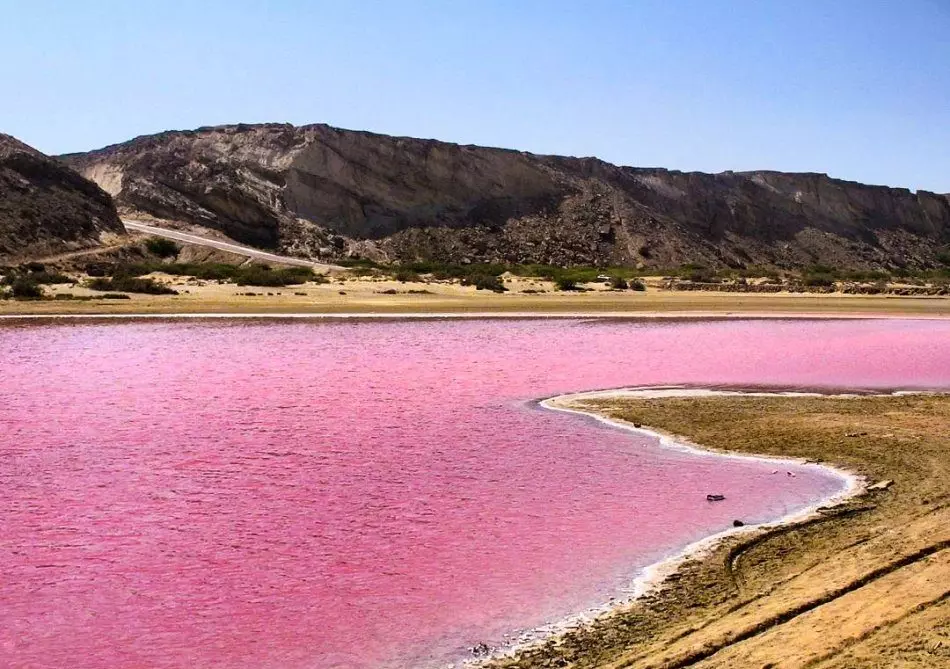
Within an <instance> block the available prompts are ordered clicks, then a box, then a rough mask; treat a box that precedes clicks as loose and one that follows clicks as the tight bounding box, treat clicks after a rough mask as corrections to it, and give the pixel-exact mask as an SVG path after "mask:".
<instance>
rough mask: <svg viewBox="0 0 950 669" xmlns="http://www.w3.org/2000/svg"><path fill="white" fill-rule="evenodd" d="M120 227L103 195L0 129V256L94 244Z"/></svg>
mask: <svg viewBox="0 0 950 669" xmlns="http://www.w3.org/2000/svg"><path fill="white" fill-rule="evenodd" d="M124 232H125V229H124V228H123V227H122V222H121V221H120V220H119V217H118V214H117V213H116V209H115V205H114V204H113V203H112V198H110V197H109V194H108V193H106V192H105V191H103V190H102V189H101V188H99V187H98V186H97V185H96V184H95V183H93V182H92V181H89V180H88V179H85V178H83V177H82V176H80V175H79V174H78V173H76V172H75V171H73V170H72V169H70V168H69V167H67V166H66V165H63V164H62V163H61V162H59V161H58V160H54V159H52V158H49V157H47V156H44V155H43V154H42V153H40V152H39V151H36V150H35V149H33V148H31V147H29V146H27V145H26V144H23V143H22V142H20V141H18V140H16V139H14V138H13V137H10V136H9V135H4V134H0V258H4V259H11V260H15V259H19V258H30V257H36V256H41V255H47V254H52V253H59V252H61V251H68V250H73V249H80V248H85V247H89V246H95V245H96V244H98V243H99V241H100V239H101V237H102V235H103V234H105V233H116V234H124Z"/></svg>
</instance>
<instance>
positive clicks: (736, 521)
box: [732, 520, 745, 527]
mask: <svg viewBox="0 0 950 669" xmlns="http://www.w3.org/2000/svg"><path fill="white" fill-rule="evenodd" d="M744 525H745V523H743V522H742V521H741V520H734V521H732V526H733V527H743V526H744Z"/></svg>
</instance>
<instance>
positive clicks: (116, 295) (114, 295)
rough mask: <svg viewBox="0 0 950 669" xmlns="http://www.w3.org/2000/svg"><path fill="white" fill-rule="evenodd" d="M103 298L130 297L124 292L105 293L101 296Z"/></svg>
mask: <svg viewBox="0 0 950 669" xmlns="http://www.w3.org/2000/svg"><path fill="white" fill-rule="evenodd" d="M102 299H104V300H131V299H132V298H131V297H130V296H128V295H126V294H125V293H106V294H105V295H103V296H102Z"/></svg>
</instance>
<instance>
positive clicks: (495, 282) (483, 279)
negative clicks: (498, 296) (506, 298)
mask: <svg viewBox="0 0 950 669" xmlns="http://www.w3.org/2000/svg"><path fill="white" fill-rule="evenodd" d="M462 285H463V286H475V288H476V290H490V291H492V292H493V293H504V292H507V290H508V288H507V287H505V284H504V283H503V282H502V280H501V277H498V276H494V275H492V274H476V275H471V276H466V277H465V278H464V279H462Z"/></svg>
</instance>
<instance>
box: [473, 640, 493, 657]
mask: <svg viewBox="0 0 950 669" xmlns="http://www.w3.org/2000/svg"><path fill="white" fill-rule="evenodd" d="M471 651H472V655H474V656H475V657H487V656H488V654H489V653H491V648H489V647H488V644H487V643H477V644H475V645H474V646H472V649H471Z"/></svg>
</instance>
